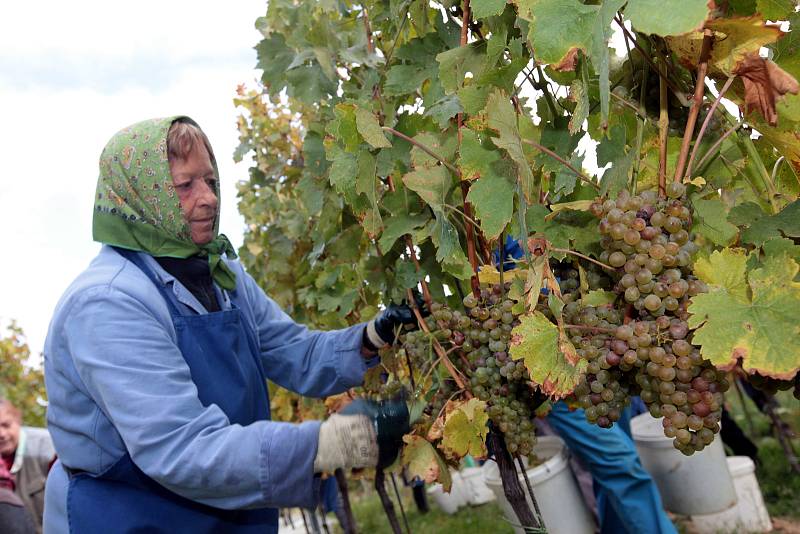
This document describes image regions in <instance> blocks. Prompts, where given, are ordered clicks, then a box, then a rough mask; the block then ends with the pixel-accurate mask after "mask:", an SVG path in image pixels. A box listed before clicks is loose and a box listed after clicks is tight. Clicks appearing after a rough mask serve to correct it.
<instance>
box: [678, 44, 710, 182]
mask: <svg viewBox="0 0 800 534" xmlns="http://www.w3.org/2000/svg"><path fill="white" fill-rule="evenodd" d="M713 43H714V33H713V32H712V31H711V30H708V29H707V30H705V31H704V32H703V47H702V49H701V50H700V61H699V63H698V65H697V81H696V82H695V88H694V98H693V99H692V108H691V109H690V110H689V118H688V119H687V121H686V129H685V130H684V132H683V142H682V143H681V152H680V155H679V156H678V163H677V164H676V165H675V176H674V178H673V180H674V181H676V182H680V181H681V179H682V178H683V170H684V166H685V165H686V158H687V157H688V156H689V144H690V143H691V142H692V134H693V133H694V127H695V124H697V116H698V115H699V114H700V107H701V106H702V105H703V95H704V94H705V90H706V74H707V73H708V58H709V57H710V56H711V45H712V44H713Z"/></svg>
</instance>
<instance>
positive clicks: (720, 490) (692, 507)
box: [631, 413, 736, 515]
mask: <svg viewBox="0 0 800 534" xmlns="http://www.w3.org/2000/svg"><path fill="white" fill-rule="evenodd" d="M663 428H664V427H663V426H662V424H661V419H655V418H653V417H652V416H651V415H650V414H649V413H644V414H642V415H637V416H636V417H634V418H633V419H631V433H632V434H633V440H634V441H635V442H636V449H637V450H638V451H639V457H640V458H641V460H642V465H643V466H644V468H645V469H646V470H647V471H648V472H649V473H650V475H652V477H653V479H654V480H655V481H656V485H657V486H658V489H659V491H660V492H661V499H662V500H663V501H664V507H665V508H666V509H667V510H669V511H670V512H674V513H676V514H682V515H697V514H711V513H715V512H720V511H722V510H726V509H728V508H730V507H731V506H733V505H735V504H736V490H735V489H734V487H733V479H732V478H731V474H730V472H729V471H728V463H727V462H726V461H725V450H724V449H723V448H722V440H721V439H720V437H719V436H716V438H715V439H714V441H713V443H711V445H708V446H707V447H706V448H705V449H703V451H702V452H699V453H695V454H693V455H692V456H684V455H683V454H682V453H681V452H680V451H678V450H676V449H675V448H674V447H673V446H672V440H671V439H670V438H668V437H666V436H664V430H663Z"/></svg>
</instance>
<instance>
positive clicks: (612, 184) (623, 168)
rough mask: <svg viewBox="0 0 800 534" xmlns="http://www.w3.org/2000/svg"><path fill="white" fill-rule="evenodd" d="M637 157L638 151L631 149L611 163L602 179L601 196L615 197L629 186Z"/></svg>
mask: <svg viewBox="0 0 800 534" xmlns="http://www.w3.org/2000/svg"><path fill="white" fill-rule="evenodd" d="M635 159H636V151H635V150H629V151H628V152H627V154H624V155H622V156H619V157H618V158H617V159H616V160H614V161H613V162H612V163H611V167H609V168H608V169H607V170H606V172H605V173H604V174H603V178H602V179H601V180H600V195H601V196H604V195H608V196H609V197H611V198H613V197H615V196H617V193H619V192H620V191H622V190H623V189H625V188H626V187H627V186H628V181H629V180H630V177H631V170H632V169H633V162H634V160H635Z"/></svg>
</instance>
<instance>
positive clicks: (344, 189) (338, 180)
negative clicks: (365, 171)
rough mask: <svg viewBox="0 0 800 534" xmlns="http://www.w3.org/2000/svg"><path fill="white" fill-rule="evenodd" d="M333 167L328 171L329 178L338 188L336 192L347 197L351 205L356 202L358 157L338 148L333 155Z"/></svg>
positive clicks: (335, 187)
mask: <svg viewBox="0 0 800 534" xmlns="http://www.w3.org/2000/svg"><path fill="white" fill-rule="evenodd" d="M328 159H330V160H331V161H332V165H331V169H330V171H329V173H328V180H330V182H331V185H332V186H333V187H334V189H336V192H337V193H339V194H340V195H342V196H343V197H344V198H345V201H346V202H347V203H348V204H350V205H351V206H352V205H354V204H356V203H357V201H356V197H357V196H358V195H357V193H356V177H357V176H358V165H357V162H356V157H355V156H354V155H353V154H349V153H347V152H344V151H342V150H340V149H337V150H336V151H335V153H334V154H333V157H330V156H329V158H328Z"/></svg>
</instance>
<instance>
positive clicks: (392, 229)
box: [378, 214, 429, 251]
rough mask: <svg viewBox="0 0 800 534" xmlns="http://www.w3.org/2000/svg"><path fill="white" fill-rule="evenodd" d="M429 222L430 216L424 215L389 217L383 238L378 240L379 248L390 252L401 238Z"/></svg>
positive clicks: (382, 234)
mask: <svg viewBox="0 0 800 534" xmlns="http://www.w3.org/2000/svg"><path fill="white" fill-rule="evenodd" d="M428 220H429V218H428V216H427V215H423V214H419V215H408V214H400V215H396V216H394V217H389V218H388V219H387V221H386V225H385V226H384V227H383V232H382V233H381V237H380V239H379V240H378V246H380V247H381V250H384V251H387V250H389V249H390V248H392V246H393V245H394V242H395V241H397V239H398V238H399V237H402V236H404V235H405V234H410V233H412V232H413V231H414V230H416V229H417V228H419V227H421V226H423V225H424V224H425V223H426V222H428Z"/></svg>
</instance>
